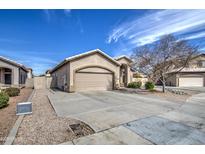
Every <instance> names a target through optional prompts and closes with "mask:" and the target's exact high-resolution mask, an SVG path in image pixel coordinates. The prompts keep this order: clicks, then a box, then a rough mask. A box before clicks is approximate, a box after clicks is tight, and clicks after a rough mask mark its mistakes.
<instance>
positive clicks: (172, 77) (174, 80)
mask: <svg viewBox="0 0 205 154" xmlns="http://www.w3.org/2000/svg"><path fill="white" fill-rule="evenodd" d="M166 85H167V86H177V85H178V83H177V75H176V74H170V77H169V78H167V80H166Z"/></svg>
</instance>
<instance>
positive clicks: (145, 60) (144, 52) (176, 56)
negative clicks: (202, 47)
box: [131, 35, 198, 92]
mask: <svg viewBox="0 0 205 154" xmlns="http://www.w3.org/2000/svg"><path fill="white" fill-rule="evenodd" d="M197 52H198V47H197V46H193V45H190V44H188V43H187V42H186V41H184V40H177V39H176V38H175V37H174V36H173V35H165V36H163V37H161V38H160V40H159V41H158V42H157V43H154V44H153V45H149V46H148V45H145V46H142V47H138V48H136V49H135V50H134V51H133V53H132V55H131V58H132V60H133V61H134V63H133V68H134V69H135V70H137V71H139V72H141V73H144V74H146V75H147V76H148V78H149V79H150V80H152V81H153V82H156V81H159V80H160V81H161V83H162V85H163V89H162V91H163V92H165V85H166V79H167V78H169V77H171V75H169V76H167V73H168V72H169V71H171V70H173V69H177V71H176V72H175V73H177V72H180V71H181V70H182V69H183V68H184V67H186V66H187V65H188V64H189V62H190V60H191V59H192V58H193V56H195V55H196V54H197Z"/></svg>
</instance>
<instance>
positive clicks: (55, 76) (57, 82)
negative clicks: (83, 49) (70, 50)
mask: <svg viewBox="0 0 205 154" xmlns="http://www.w3.org/2000/svg"><path fill="white" fill-rule="evenodd" d="M69 70H70V68H69V63H67V64H65V65H63V66H62V67H60V68H59V69H57V70H56V71H54V72H53V73H52V81H51V87H56V88H59V89H61V90H65V91H68V87H69ZM64 78H65V79H64ZM64 80H66V83H64ZM66 84H67V85H66Z"/></svg>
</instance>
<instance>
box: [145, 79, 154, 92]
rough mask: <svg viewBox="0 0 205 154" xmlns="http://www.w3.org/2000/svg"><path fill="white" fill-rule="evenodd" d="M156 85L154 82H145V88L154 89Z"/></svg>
mask: <svg viewBox="0 0 205 154" xmlns="http://www.w3.org/2000/svg"><path fill="white" fill-rule="evenodd" d="M154 86H155V85H154V83H153V82H150V81H148V82H146V83H145V89H148V90H153V89H154Z"/></svg>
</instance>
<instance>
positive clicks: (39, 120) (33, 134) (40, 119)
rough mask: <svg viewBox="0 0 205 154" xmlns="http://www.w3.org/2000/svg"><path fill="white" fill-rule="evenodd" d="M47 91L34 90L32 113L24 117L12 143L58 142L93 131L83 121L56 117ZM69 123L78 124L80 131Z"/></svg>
mask: <svg viewBox="0 0 205 154" xmlns="http://www.w3.org/2000/svg"><path fill="white" fill-rule="evenodd" d="M47 93H49V91H48V90H36V93H35V94H34V96H33V99H32V103H33V113H32V115H26V116H25V117H24V119H23V121H22V123H21V125H20V127H19V130H18V133H17V136H16V138H15V140H14V144H60V143H63V142H67V141H70V140H73V139H75V138H78V137H81V136H85V135H89V134H92V133H94V131H93V130H92V129H91V128H90V127H89V126H87V125H86V124H84V123H83V122H80V121H78V120H75V119H71V118H63V117H57V115H56V113H55V112H54V110H53V108H52V106H51V104H50V102H49V100H48V97H47ZM70 125H76V126H78V127H79V128H80V132H79V130H77V131H76V130H72V129H71V127H70Z"/></svg>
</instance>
